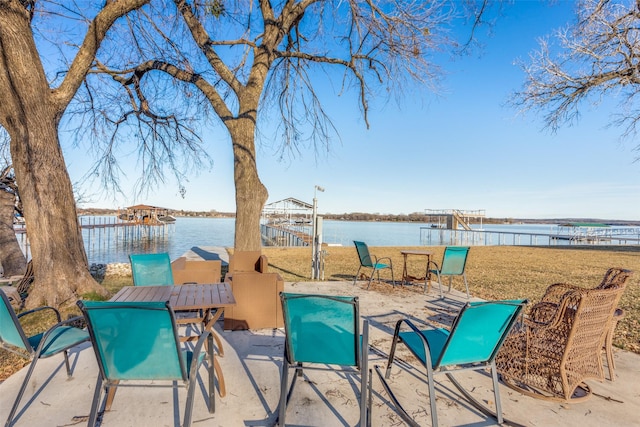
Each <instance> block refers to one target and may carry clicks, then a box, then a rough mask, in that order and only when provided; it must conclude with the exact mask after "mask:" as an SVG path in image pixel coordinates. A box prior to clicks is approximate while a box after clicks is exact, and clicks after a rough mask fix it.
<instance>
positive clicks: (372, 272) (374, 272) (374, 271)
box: [367, 267, 380, 289]
mask: <svg viewBox="0 0 640 427" xmlns="http://www.w3.org/2000/svg"><path fill="white" fill-rule="evenodd" d="M374 274H376V268H375V267H374V268H373V270H371V277H369V284H368V285H367V289H369V287H370V286H371V281H372V280H373V275H374ZM378 281H380V272H378Z"/></svg>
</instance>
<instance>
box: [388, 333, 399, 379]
mask: <svg viewBox="0 0 640 427" xmlns="http://www.w3.org/2000/svg"><path fill="white" fill-rule="evenodd" d="M400 324H401V323H400V322H397V323H396V328H395V331H394V332H393V338H392V339H391V350H389V360H387V369H386V370H385V373H384V377H385V378H386V379H389V376H390V375H391V365H392V364H393V357H394V356H395V354H396V346H397V345H398V341H400V336H399V335H398V334H399V333H400Z"/></svg>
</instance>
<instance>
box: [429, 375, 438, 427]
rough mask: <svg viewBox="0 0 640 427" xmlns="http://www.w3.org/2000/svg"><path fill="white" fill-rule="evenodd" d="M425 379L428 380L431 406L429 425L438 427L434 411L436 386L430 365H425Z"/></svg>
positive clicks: (436, 415) (435, 411) (436, 414)
mask: <svg viewBox="0 0 640 427" xmlns="http://www.w3.org/2000/svg"><path fill="white" fill-rule="evenodd" d="M427 379H428V380H429V405H430V406H431V425H432V427H437V426H438V412H437V410H436V386H435V380H434V378H433V369H432V368H431V364H430V363H427Z"/></svg>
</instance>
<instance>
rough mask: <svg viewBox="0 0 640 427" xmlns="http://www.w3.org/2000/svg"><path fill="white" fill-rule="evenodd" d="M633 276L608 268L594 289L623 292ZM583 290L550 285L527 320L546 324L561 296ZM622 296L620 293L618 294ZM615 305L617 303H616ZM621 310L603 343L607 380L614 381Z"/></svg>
mask: <svg viewBox="0 0 640 427" xmlns="http://www.w3.org/2000/svg"><path fill="white" fill-rule="evenodd" d="M631 276H633V271H631V270H626V269H624V268H610V269H608V270H607V272H606V273H605V275H604V278H603V279H602V282H600V284H599V285H598V286H596V287H595V288H594V289H608V288H611V287H617V288H622V290H624V288H625V286H626V284H627V280H628V279H629V278H630V277H631ZM573 289H583V288H580V287H577V286H573V285H568V284H566V283H557V284H555V285H551V286H550V287H549V288H548V289H547V291H546V292H545V294H544V296H543V297H542V300H541V301H540V302H539V303H537V304H535V305H533V306H532V307H531V310H530V312H529V318H530V319H532V320H534V321H536V322H548V321H549V320H550V319H551V317H552V316H553V315H554V313H555V312H556V311H557V310H558V302H559V301H560V299H561V298H562V296H563V295H564V294H565V293H567V292H568V291H570V290H573ZM620 296H622V292H620ZM616 305H617V302H616ZM622 313H624V312H623V310H622V309H621V308H618V309H617V310H616V312H615V315H614V317H613V319H612V321H611V327H610V328H609V329H608V331H607V335H606V338H605V341H604V343H603V350H604V354H605V356H606V358H607V368H608V370H609V380H610V381H615V373H614V369H615V362H614V360H613V334H614V332H615V328H616V326H617V324H618V321H620V320H621V319H622V317H623V315H622Z"/></svg>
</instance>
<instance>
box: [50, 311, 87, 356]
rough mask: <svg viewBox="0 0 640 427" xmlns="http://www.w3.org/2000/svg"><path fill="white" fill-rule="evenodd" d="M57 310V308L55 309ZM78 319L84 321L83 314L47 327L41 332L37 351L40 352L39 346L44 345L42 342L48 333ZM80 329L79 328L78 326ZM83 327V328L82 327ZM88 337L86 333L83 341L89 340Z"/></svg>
mask: <svg viewBox="0 0 640 427" xmlns="http://www.w3.org/2000/svg"><path fill="white" fill-rule="evenodd" d="M56 311H57V310H56ZM79 321H84V316H75V317H70V318H69V319H67V320H63V321H61V322H58V323H56V324H55V325H53V326H52V327H50V328H49V329H47V330H46V331H45V332H44V333H43V334H42V338H41V339H40V344H38V349H37V353H38V354H40V351H41V350H42V349H41V347H42V346H43V345H44V343H46V342H47V338H48V337H49V335H51V334H52V333H53V332H55V330H56V329H58V328H60V327H62V326H67V325H71V324H73V323H76V322H79ZM78 329H81V328H78ZM82 329H84V328H82ZM89 339H90V337H89V334H87V337H86V339H85V340H84V341H89ZM81 342H82V341H78V342H76V343H74V344H73V345H74V346H75V345H78V344H80V343H81Z"/></svg>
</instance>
